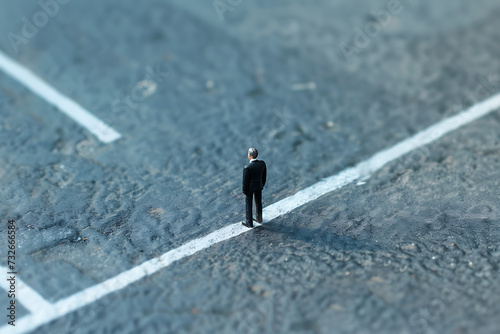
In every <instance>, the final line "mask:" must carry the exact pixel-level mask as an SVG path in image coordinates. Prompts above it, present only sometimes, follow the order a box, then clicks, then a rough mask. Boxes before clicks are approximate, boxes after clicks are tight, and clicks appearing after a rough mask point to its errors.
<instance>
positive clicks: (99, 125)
mask: <svg viewBox="0 0 500 334" xmlns="http://www.w3.org/2000/svg"><path fill="white" fill-rule="evenodd" d="M0 70H2V71H4V72H5V73H6V74H8V75H10V76H11V77H12V78H14V79H16V80H17V81H19V82H20V83H21V84H23V85H24V86H26V87H27V88H28V89H29V90H31V91H32V92H33V93H35V94H37V95H38V96H40V97H41V98H43V99H44V100H46V101H47V102H49V103H50V104H52V105H54V106H56V107H57V108H58V109H59V110H60V111H61V112H63V113H65V114H66V115H67V116H69V117H71V118H72V119H73V120H75V121H76V122H77V123H78V124H80V125H81V126H83V127H84V128H86V129H87V130H88V131H90V132H91V133H93V134H94V135H95V136H96V137H97V138H98V139H99V140H100V141H102V142H103V143H111V142H112V141H115V140H116V139H118V138H120V137H121V134H119V133H118V132H116V131H115V130H114V129H113V128H111V127H110V126H109V125H107V124H106V123H104V122H103V121H101V120H100V119H98V118H97V117H95V116H94V115H92V114H91V113H90V112H88V111H87V110H85V109H84V108H83V107H82V106H80V105H79V104H77V103H76V102H74V101H73V100H71V99H70V98H68V97H67V96H65V95H63V94H61V93H60V92H59V91H57V90H56V89H54V88H53V87H52V86H50V85H49V84H47V83H46V82H45V81H43V80H42V79H40V78H39V77H37V76H36V75H35V74H33V73H32V72H31V71H29V70H28V69H27V68H25V67H23V66H22V65H20V64H19V63H17V62H15V61H14V60H12V59H11V58H9V57H7V56H6V55H5V54H4V53H2V52H1V51H0Z"/></svg>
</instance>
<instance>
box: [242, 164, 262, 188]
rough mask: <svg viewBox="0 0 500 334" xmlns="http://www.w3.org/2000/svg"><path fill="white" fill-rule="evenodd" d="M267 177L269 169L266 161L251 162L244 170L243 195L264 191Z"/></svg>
mask: <svg viewBox="0 0 500 334" xmlns="http://www.w3.org/2000/svg"><path fill="white" fill-rule="evenodd" d="M266 177H267V168H266V163H265V162H264V161H262V160H255V161H252V162H250V163H249V164H248V165H246V166H245V168H243V193H244V194H245V195H246V194H248V193H250V192H254V191H259V190H262V189H264V186H265V185H266Z"/></svg>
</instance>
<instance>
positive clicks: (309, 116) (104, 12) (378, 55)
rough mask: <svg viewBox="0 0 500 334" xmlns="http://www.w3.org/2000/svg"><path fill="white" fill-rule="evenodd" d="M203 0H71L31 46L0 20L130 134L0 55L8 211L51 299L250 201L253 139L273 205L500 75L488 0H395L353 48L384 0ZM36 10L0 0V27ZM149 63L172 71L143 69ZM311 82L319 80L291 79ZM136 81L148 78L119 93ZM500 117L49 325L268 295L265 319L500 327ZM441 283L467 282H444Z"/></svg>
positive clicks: (108, 325) (497, 34)
mask: <svg viewBox="0 0 500 334" xmlns="http://www.w3.org/2000/svg"><path fill="white" fill-rule="evenodd" d="M206 3H208V7H207V8H204V7H203V6H202V5H201V4H200V2H196V1H193V2H190V3H188V4H181V3H179V2H172V3H170V4H166V3H164V2H162V1H150V2H148V4H147V5H145V4H144V5H138V4H137V2H134V1H106V2H100V1H87V2H83V1H72V2H71V3H69V4H68V5H65V6H62V7H61V8H60V12H59V13H58V14H57V16H55V17H54V18H51V20H50V22H49V23H48V25H47V26H46V27H44V28H43V29H40V31H39V32H38V34H37V35H36V36H35V37H34V38H33V39H32V40H30V41H29V43H28V44H27V45H23V46H21V51H20V52H19V53H18V54H14V53H12V48H11V46H10V45H9V43H8V42H7V40H6V39H5V38H4V39H2V40H1V42H0V48H2V50H3V51H4V52H6V53H9V54H10V55H11V56H12V57H14V58H15V59H17V60H19V61H20V62H21V63H23V64H25V65H26V66H27V67H29V68H30V69H32V70H33V71H35V72H36V73H38V74H39V75H40V76H42V77H43V78H44V79H45V80H47V81H48V82H49V83H51V84H53V85H54V86H55V87H56V88H58V89H59V90H61V91H62V92H64V93H65V94H67V95H69V96H71V97H72V98H74V99H75V100H76V101H78V102H79V103H81V104H82V105H83V106H85V107H86V108H88V109H89V110H90V111H91V112H93V113H94V114H95V115H97V116H98V117H100V118H102V119H103V120H105V121H106V122H107V123H108V124H110V125H111V126H113V127H114V128H115V129H117V130H118V131H119V132H121V133H122V134H124V138H123V139H121V140H119V141H118V142H116V143H114V144H111V145H103V144H100V143H98V142H97V141H96V140H95V139H94V138H93V137H92V135H90V134H89V133H88V132H86V131H85V130H84V129H81V127H79V126H78V125H77V124H76V123H75V122H73V121H72V120H71V119H69V118H67V117H66V116H64V115H63V114H61V113H60V112H59V111H57V110H55V109H54V108H53V107H51V106H49V105H47V104H46V103H45V102H44V101H43V100H41V99H40V98H38V97H36V96H33V94H31V93H30V92H29V91H27V90H26V89H24V88H23V87H22V86H21V85H19V84H18V83H16V82H14V81H12V80H11V79H10V78H7V77H5V76H4V75H0V112H1V113H2V118H1V119H0V127H1V129H0V137H1V142H2V145H1V146H0V157H1V160H2V164H1V166H0V177H1V179H0V182H1V187H0V198H1V199H2V200H1V201H0V214H1V217H2V218H1V219H2V223H4V222H6V221H7V219H11V218H14V219H18V231H19V237H20V240H19V246H20V247H21V248H20V249H19V251H20V252H21V258H22V265H23V268H22V269H23V270H22V274H21V277H22V279H23V280H25V281H26V282H27V283H28V284H29V285H30V286H31V287H33V288H34V289H36V290H37V291H39V292H40V293H41V294H42V295H43V296H44V297H45V298H46V299H48V300H49V301H52V302H54V301H57V300H59V299H61V298H63V297H66V296H69V295H70V294H72V293H75V292H77V291H80V290H81V289H82V288H85V287H88V286H91V285H93V284H95V283H98V282H101V281H103V280H104V279H106V278H109V277H112V276H114V275H116V274H118V273H120V272H122V271H123V270H126V269H129V268H131V267H133V266H134V265H137V264H139V263H142V262H143V261H145V260H148V259H150V258H152V257H154V256H158V255H160V254H162V253H164V252H165V251H168V250H169V249H172V248H175V247H176V246H179V245H181V244H182V243H183V242H186V241H188V240H191V239H193V238H195V237H198V236H201V235H204V234H207V233H208V232H210V231H213V230H215V229H217V228H220V227H222V226H225V225H226V224H228V223H233V222H237V221H240V220H242V217H243V198H242V197H241V196H240V177H241V168H242V166H243V165H244V164H245V162H246V161H245V155H246V154H245V153H246V149H247V148H248V147H249V146H256V147H258V148H260V151H261V154H262V158H263V159H265V160H266V162H267V163H268V166H269V179H270V183H269V185H268V186H267V187H266V191H265V193H264V202H265V203H267V204H270V203H273V202H275V201H277V200H279V199H282V198H284V197H286V196H287V195H290V194H293V193H295V192H296V191H298V190H300V189H302V188H304V187H306V186H308V185H310V184H312V183H314V182H316V181H318V180H320V179H321V178H322V177H326V176H329V175H332V174H335V173H337V172H339V171H340V170H342V169H344V168H346V167H349V166H352V165H353V164H355V163H357V162H359V161H362V160H364V159H366V158H368V157H370V156H371V155H372V154H373V153H375V152H377V151H379V150H381V149H384V148H386V147H389V146H391V145H393V144H395V143H397V142H398V141H400V140H402V139H404V138H407V137H408V136H410V135H412V134H413V133H415V132H417V131H419V130H421V129H424V128H425V127H427V126H429V125H431V124H433V123H435V122H437V121H439V120H440V119H443V118H444V117H448V116H450V115H452V114H453V113H455V112H456V111H457V110H460V109H463V108H466V107H467V106H468V105H470V104H471V103H474V101H477V100H482V99H484V98H485V97H486V96H488V95H490V94H492V93H494V92H497V91H499V90H500V83H499V82H498V77H496V76H495V75H500V62H499V61H498V59H499V56H500V44H498V43H497V42H498V40H500V24H499V22H498V20H497V17H498V14H499V13H500V6H498V5H497V4H496V2H495V1H480V2H477V3H474V4H473V5H472V4H469V3H468V2H466V1H454V2H451V1H449V2H444V3H440V4H435V3H433V2H431V1H419V2H418V4H413V3H409V2H408V1H406V2H403V1H402V2H401V3H402V4H403V6H404V9H403V11H402V12H401V13H400V14H398V15H397V16H394V17H393V18H392V21H391V24H390V25H389V26H388V27H386V28H384V29H383V30H382V31H381V32H380V34H378V35H377V36H375V37H374V38H373V39H372V40H371V41H370V44H369V45H368V46H366V47H364V48H362V49H361V51H360V53H359V54H358V55H357V56H354V57H353V58H352V59H351V62H350V63H347V62H346V59H345V58H344V57H343V55H342V53H341V52H340V48H339V43H340V42H341V41H345V42H349V43H352V41H353V38H354V30H353V29H354V27H363V26H364V25H365V24H366V23H367V22H369V21H371V20H372V17H370V15H369V14H370V11H371V10H380V9H383V8H386V6H387V2H384V1H379V2H377V3H374V2H372V1H370V2H368V1H363V2H359V3H357V4H356V5H352V4H345V3H344V4H337V5H332V4H329V3H327V2H326V1H317V2H315V3H312V2H310V3H309V2H308V3H303V2H299V1H287V2H284V1H275V2H271V3H269V2H263V1H260V2H251V1H246V2H244V3H243V4H242V5H241V6H239V7H237V8H235V9H234V11H232V12H231V13H226V21H225V22H221V21H220V20H219V18H218V16H217V14H216V13H215V11H214V10H213V7H212V6H211V4H210V2H206ZM205 6H206V4H205ZM37 10H39V7H38V5H37V3H36V2H35V1H20V2H16V3H15V4H9V5H2V12H1V13H0V18H1V20H0V35H1V36H5V35H6V33H7V32H9V31H19V30H20V28H21V25H22V21H21V17H23V16H28V17H29V16H30V15H32V14H34V13H35V12H36V11H37ZM147 67H150V68H153V69H157V71H159V72H161V74H162V76H161V79H162V80H161V81H160V82H158V83H157V84H154V83H151V82H150V81H148V80H143V79H144V77H145V75H146V73H147V70H146V68H147ZM165 73H168V75H165ZM485 80H486V82H489V83H487V84H486V85H485V86H486V87H487V88H486V89H481V90H479V94H476V93H475V91H476V89H477V88H478V87H482V86H479V85H480V83H479V82H484V81H485ZM308 82H314V85H315V89H313V90H293V87H294V85H295V84H299V83H308ZM137 85H148V87H150V88H151V96H148V97H147V98H146V99H144V100H143V101H136V103H134V105H133V106H132V107H125V104H124V103H122V102H121V101H123V100H124V99H125V96H126V95H128V94H131V91H132V90H133V88H134V87H135V86H137ZM114 102H115V103H114ZM498 125H499V124H498V115H497V114H494V115H491V116H489V117H488V118H486V119H485V120H481V121H480V122H477V123H474V124H471V125H469V126H468V127H467V128H466V129H462V130H460V131H458V132H457V133H456V134H452V135H451V136H450V138H446V139H443V140H441V141H439V142H438V143H436V144H433V145H431V146H430V147H428V148H425V149H423V150H419V151H418V152H415V153H414V154H413V155H410V156H409V157H405V158H403V159H402V160H401V161H400V162H395V163H394V164H392V165H391V166H388V167H387V168H386V169H384V170H383V171H381V172H380V173H378V174H377V175H376V176H374V177H373V178H372V179H370V180H369V181H368V182H367V184H365V185H361V186H359V187H358V186H356V185H355V184H353V185H350V186H349V187H346V188H345V189H342V190H339V191H337V192H334V193H332V194H331V195H328V196H325V198H323V199H321V200H318V201H316V202H314V203H310V204H308V205H307V206H306V207H304V208H302V209H300V210H297V212H293V213H292V214H290V215H289V216H288V217H283V218H280V219H278V220H276V221H275V222H273V223H271V224H270V225H269V226H266V227H263V228H262V229H260V230H256V231H254V232H250V233H249V234H247V235H245V236H243V237H241V238H238V239H236V240H232V241H230V242H227V243H224V244H222V245H217V246H216V247H213V248H212V249H210V250H208V251H206V252H202V253H200V254H198V255H196V256H194V257H193V258H192V259H189V260H186V261H181V262H180V263H177V264H174V265H173V266H172V267H170V268H169V269H166V270H164V271H162V272H161V273H159V274H158V275H155V276H154V277H152V278H148V279H145V280H144V281H142V282H140V283H138V284H134V285H133V286H131V287H129V288H127V289H125V290H123V291H120V292H118V293H117V294H115V295H113V296H111V297H109V298H105V299H104V300H103V301H100V302H98V303H96V304H93V305H91V306H89V307H88V308H85V309H84V310H82V311H79V312H75V313H74V314H71V315H69V316H68V317H64V318H62V319H60V320H58V321H56V322H55V323H54V324H50V325H47V326H45V327H44V329H43V330H42V331H41V332H47V333H54V332H56V333H58V332H64V330H65V328H67V327H68V326H70V327H71V326H73V329H78V330H79V331H80V332H81V333H87V332H88V333H90V332H106V330H109V331H111V329H113V328H115V329H116V328H118V327H116V326H122V327H120V328H121V329H122V330H123V331H124V332H127V331H128V332H131V333H132V332H137V331H138V330H139V329H142V330H144V332H147V331H148V330H149V331H150V332H154V329H155V328H157V329H158V331H160V328H163V326H167V328H168V329H170V330H171V331H173V332H182V331H196V332H207V333H210V332H220V331H221V330H226V331H228V332H234V329H237V328H239V327H240V326H243V325H242V324H244V323H245V322H244V321H243V319H245V317H246V316H248V315H249V314H250V315H251V316H253V317H256V315H255V314H253V313H252V310H253V309H254V307H253V306H255V305H254V303H257V305H261V304H262V305H264V306H261V307H269V305H271V304H272V307H273V311H272V312H271V314H272V315H271V316H269V317H265V319H264V320H262V319H260V320H259V318H258V316H257V318H256V320H254V322H256V323H258V325H259V326H261V327H263V328H265V329H267V331H268V332H272V331H273V328H274V329H276V330H278V331H284V332H289V331H291V330H295V331H297V332H329V330H327V329H331V328H334V329H335V331H337V332H352V331H357V332H371V331H373V330H377V331H382V330H384V331H393V332H404V331H405V330H406V331H407V332H409V333H413V332H426V331H427V332H432V330H433V329H435V330H436V332H442V331H445V332H446V331H448V332H455V330H462V331H463V332H464V331H465V332H467V330H469V331H471V332H472V331H474V329H477V328H478V326H479V325H480V324H482V325H481V326H480V328H482V329H483V330H484V332H485V333H488V332H492V331H493V329H495V328H498V321H497V320H495V319H494V317H492V318H491V319H488V312H493V311H495V310H496V312H497V313H498V309H495V308H494V305H495V303H497V302H498V300H497V299H495V297H494V296H495V293H494V292H495V291H494V289H495V288H496V287H495V283H498V250H497V249H496V248H495V247H496V246H495V245H496V244H498V241H499V240H498V234H495V226H498V221H499V217H498V211H497V210H498V209H497V208H498V207H499V206H498V204H499V203H498V190H497V189H498V184H495V182H497V183H498V181H497V180H498V179H499V178H498V170H499V168H498V159H499V153H498V147H499V146H498V141H499V135H498ZM271 181H272V182H271ZM394 211H397V214H394ZM317 229H319V231H317ZM311 232H312V233H311ZM320 232H321V233H320ZM0 233H2V235H5V225H4V224H2V226H0ZM488 234H491V236H488ZM2 238H3V237H2ZM495 238H496V239H495ZM0 240H4V239H0ZM280 243H283V244H282V245H280ZM452 243H455V244H456V245H457V246H451V244H452ZM488 247H493V248H488ZM263 254H265V255H264V256H263ZM433 256H436V259H432V257H433ZM287 258H289V260H288V261H285V259H287ZM366 261H368V264H366V265H363V263H365V262H366ZM469 262H470V263H472V265H469ZM360 263H361V264H360ZM387 263H389V264H387ZM386 264H387V265H386ZM451 264H454V266H455V267H453V268H451V267H450V266H451ZM487 264H488V265H487ZM302 266H303V267H302ZM405 266H406V267H405ZM249 268H250V269H249ZM402 268H406V269H405V270H403V271H401V269H402ZM346 272H349V274H347V275H346ZM401 275H402V276H401ZM412 275H414V276H412ZM165 276H169V277H165ZM485 277H486V278H485ZM285 278H286V279H285ZM175 282H177V283H175ZM259 282H261V283H259ZM457 286H458V287H457ZM497 286H498V284H497ZM448 287H449V289H451V290H452V291H453V292H457V295H456V296H455V294H453V293H452V292H450V296H448V295H446V296H444V297H443V296H441V295H440V294H442V291H447V290H446V289H448ZM373 291H375V292H373ZM377 293H378V294H377ZM158 296H163V297H164V298H163V297H162V298H161V299H158V298H159V297H158ZM452 296H455V297H456V299H452V298H453V297H452ZM269 298H274V299H269ZM460 298H462V299H460ZM269 300H272V302H271V304H270V303H269V302H267V301H269ZM436 300H440V301H441V302H442V303H443V304H445V305H444V307H441V306H442V305H441V304H439V301H436ZM113 303H116V306H115V305H114V304H113ZM438 304H439V305H438ZM489 305H491V306H492V307H489ZM104 306H105V307H104ZM96 308H97V310H99V311H95V310H96ZM193 308H196V309H198V310H199V311H198V314H196V315H194V314H193V311H192V309H193ZM476 308H477V310H476ZM482 308H485V309H486V310H484V309H482ZM441 309H442V311H441ZM91 310H94V311H91ZM472 310H475V311H474V312H473V311H472ZM89 312H94V313H92V314H95V316H88V313H89ZM426 312H427V313H426ZM129 313H130V314H134V315H135V316H134V317H132V316H131V317H130V320H129V321H128V322H124V321H123V314H129ZM194 313H196V311H194ZM264 313H265V312H264ZM85 314H87V315H85ZM491 314H494V313H491ZM92 319H95V320H98V321H95V322H91V321H90V320H92ZM457 319H458V320H457ZM92 321H93V320H92ZM495 321H497V322H496V323H495ZM83 324H84V325H83ZM92 326H94V327H92ZM273 326H275V327H273ZM261 329H262V328H261ZM241 330H242V331H243V330H245V328H241ZM251 330H256V331H260V329H259V328H258V326H257V327H256V328H255V327H253V326H252V328H251ZM37 332H38V331H37Z"/></svg>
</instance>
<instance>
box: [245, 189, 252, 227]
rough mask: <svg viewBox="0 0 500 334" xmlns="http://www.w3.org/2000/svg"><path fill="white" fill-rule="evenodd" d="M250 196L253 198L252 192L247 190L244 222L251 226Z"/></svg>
mask: <svg viewBox="0 0 500 334" xmlns="http://www.w3.org/2000/svg"><path fill="white" fill-rule="evenodd" d="M252 198H253V193H252V192H249V193H248V195H246V198H245V202H246V206H247V209H246V223H247V225H250V226H253V221H252Z"/></svg>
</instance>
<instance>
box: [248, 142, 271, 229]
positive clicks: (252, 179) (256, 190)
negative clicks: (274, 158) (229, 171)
mask: <svg viewBox="0 0 500 334" xmlns="http://www.w3.org/2000/svg"><path fill="white" fill-rule="evenodd" d="M258 155H259V152H258V151H257V150H256V149H255V148H249V149H248V160H250V162H249V163H248V165H246V166H245V168H243V194H245V196H246V200H245V202H246V221H245V222H244V223H243V225H244V226H246V227H249V228H252V227H253V220H254V219H253V218H252V199H253V197H255V208H256V211H257V220H256V221H257V222H258V223H262V189H264V186H265V185H266V177H267V168H266V163H265V162H264V161H262V160H257V156H258Z"/></svg>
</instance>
